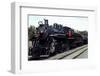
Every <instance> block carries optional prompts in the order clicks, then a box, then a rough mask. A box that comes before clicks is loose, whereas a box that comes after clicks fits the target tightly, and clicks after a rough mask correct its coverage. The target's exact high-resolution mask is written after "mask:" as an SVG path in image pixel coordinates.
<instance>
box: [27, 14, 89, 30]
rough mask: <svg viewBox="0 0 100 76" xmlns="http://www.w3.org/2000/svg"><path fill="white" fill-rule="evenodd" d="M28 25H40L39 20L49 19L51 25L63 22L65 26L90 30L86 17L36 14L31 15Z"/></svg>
mask: <svg viewBox="0 0 100 76" xmlns="http://www.w3.org/2000/svg"><path fill="white" fill-rule="evenodd" d="M28 19H29V20H28V21H29V25H28V26H33V25H34V26H35V27H38V26H39V25H38V21H44V19H48V22H49V25H53V24H54V23H58V24H62V25H63V26H68V27H71V28H73V29H75V30H79V31H85V30H86V31H88V18H86V17H57V16H35V15H30V16H29V18H28Z"/></svg>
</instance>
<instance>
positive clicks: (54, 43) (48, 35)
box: [31, 19, 87, 58]
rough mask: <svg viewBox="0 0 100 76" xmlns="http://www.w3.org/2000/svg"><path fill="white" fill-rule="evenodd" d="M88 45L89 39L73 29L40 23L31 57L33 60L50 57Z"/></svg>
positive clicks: (33, 42)
mask: <svg viewBox="0 0 100 76" xmlns="http://www.w3.org/2000/svg"><path fill="white" fill-rule="evenodd" d="M84 40H85V43H87V39H86V38H85V39H84V38H83V36H82V35H81V34H79V33H77V32H75V31H74V30H73V29H71V28H70V27H67V26H63V25H61V24H57V23H54V24H53V25H49V24H48V20H47V19H44V23H42V22H39V26H38V27H37V28H36V35H35V37H34V38H33V40H32V48H31V56H32V58H41V57H49V56H51V55H53V54H58V53H62V52H64V51H68V50H69V49H70V48H73V47H77V46H81V45H83V44H84Z"/></svg>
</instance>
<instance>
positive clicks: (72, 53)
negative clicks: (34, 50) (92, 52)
mask: <svg viewBox="0 0 100 76" xmlns="http://www.w3.org/2000/svg"><path fill="white" fill-rule="evenodd" d="M87 46H88V45H83V46H81V47H78V48H75V49H72V50H69V51H66V52H63V53H60V54H57V55H55V56H53V57H50V58H48V59H46V60H60V59H75V58H77V57H78V56H80V55H81V54H82V53H84V52H85V51H86V50H88V47H87Z"/></svg>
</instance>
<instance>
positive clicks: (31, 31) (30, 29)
mask: <svg viewBox="0 0 100 76" xmlns="http://www.w3.org/2000/svg"><path fill="white" fill-rule="evenodd" d="M35 33H36V28H35V26H33V25H32V26H30V27H28V39H29V40H32V39H33V38H34V37H35Z"/></svg>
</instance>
